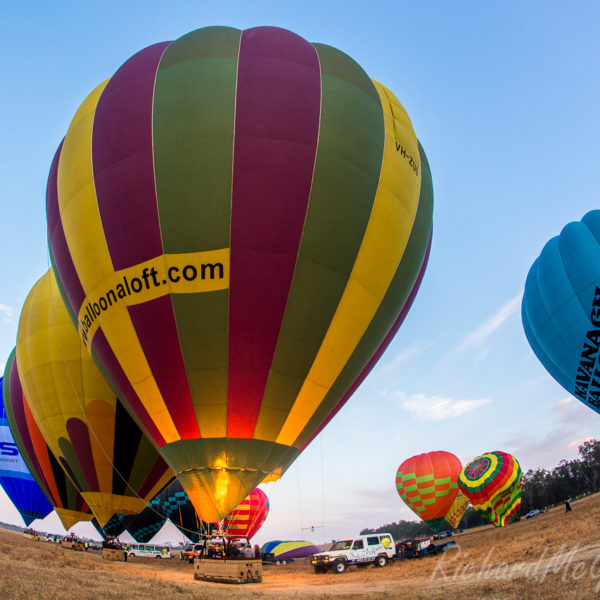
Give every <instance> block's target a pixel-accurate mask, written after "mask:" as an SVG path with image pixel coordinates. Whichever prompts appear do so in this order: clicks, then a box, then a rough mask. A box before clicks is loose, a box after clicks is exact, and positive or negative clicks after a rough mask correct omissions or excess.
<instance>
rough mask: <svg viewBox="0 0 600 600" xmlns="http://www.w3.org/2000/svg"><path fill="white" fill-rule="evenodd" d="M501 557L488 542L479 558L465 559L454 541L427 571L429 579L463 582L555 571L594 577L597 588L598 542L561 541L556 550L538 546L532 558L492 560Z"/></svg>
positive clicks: (537, 576)
mask: <svg viewBox="0 0 600 600" xmlns="http://www.w3.org/2000/svg"><path fill="white" fill-rule="evenodd" d="M501 557H502V551H501V549H500V550H498V549H497V548H496V547H495V546H492V547H491V548H490V549H489V551H488V553H487V554H486V556H485V558H484V560H483V562H480V561H478V560H477V561H476V560H473V561H469V560H468V558H469V553H468V552H463V550H462V548H461V547H460V546H459V545H458V544H457V545H455V546H451V547H450V548H449V549H448V551H447V552H445V553H444V554H443V555H442V556H440V558H439V560H438V561H437V564H436V566H435V569H434V570H433V572H432V573H431V580H432V581H437V582H439V581H440V580H441V581H445V582H448V583H463V582H467V581H469V582H473V581H486V580H490V579H498V580H503V581H509V580H511V579H514V578H518V577H525V578H526V579H529V580H531V581H536V582H538V583H542V582H543V581H544V580H545V579H546V577H547V576H548V575H551V574H552V575H558V576H560V577H561V578H562V580H563V581H579V580H580V579H583V578H584V577H586V576H589V577H590V578H591V579H593V580H594V581H598V583H597V585H596V588H595V590H596V592H598V591H600V546H583V547H582V546H580V545H579V544H575V545H574V546H572V547H568V546H567V545H566V544H563V545H562V546H560V548H558V549H557V550H554V551H553V550H550V549H549V548H547V547H546V548H544V549H543V550H542V549H541V551H540V554H539V556H538V557H537V558H536V559H535V560H534V561H533V562H524V561H519V562H513V563H509V562H507V561H502V560H500V561H499V562H496V560H497V559H498V558H499V559H501Z"/></svg>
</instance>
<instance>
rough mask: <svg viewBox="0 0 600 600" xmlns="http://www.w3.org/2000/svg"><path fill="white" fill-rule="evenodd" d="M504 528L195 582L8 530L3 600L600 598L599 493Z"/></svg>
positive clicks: (177, 566)
mask: <svg viewBox="0 0 600 600" xmlns="http://www.w3.org/2000/svg"><path fill="white" fill-rule="evenodd" d="M572 506H573V512H572V513H569V514H566V513H565V512H564V508H562V507H559V508H556V509H553V510H551V511H549V512H547V513H544V514H541V515H539V516H537V517H535V518H533V519H529V520H522V521H520V522H519V523H515V524H513V525H510V526H508V527H505V528H504V529H495V528H493V527H482V528H479V529H476V530H471V531H467V532H465V533H463V534H460V535H457V536H455V537H454V538H453V539H454V540H455V541H456V542H457V545H456V546H455V547H454V548H453V549H451V550H450V551H449V552H448V553H446V554H443V555H440V556H436V557H429V558H422V559H417V560H406V561H395V562H394V563H392V564H391V565H389V566H387V567H385V568H383V569H375V568H372V567H369V568H368V569H365V570H362V571H358V570H357V569H356V568H350V569H349V570H348V571H347V572H346V573H344V574H343V575H334V574H332V573H327V574H325V575H315V574H314V573H313V571H312V569H311V567H310V565H309V564H308V562H307V561H297V562H294V563H293V564H290V565H286V566H285V567H283V566H279V567H276V566H266V567H265V569H264V581H263V583H261V584H253V585H243V586H227V585H222V584H212V583H204V582H196V581H194V579H193V567H192V565H190V564H189V563H187V562H184V561H180V560H178V559H172V560H156V559H140V558H134V559H132V560H130V561H129V562H127V563H114V562H109V561H105V560H103V559H102V556H101V554H100V553H98V552H91V551H90V552H88V553H82V552H75V551H73V550H66V549H64V548H60V547H59V546H57V545H55V544H50V543H48V542H34V541H32V540H30V539H27V538H25V537H24V536H23V535H21V534H18V533H14V532H12V531H7V530H3V529H0V598H1V599H2V600H9V599H10V600H12V599H19V600H32V599H36V598H39V599H44V600H54V599H63V598H64V599H70V600H72V599H76V600H80V599H81V600H88V599H97V600H104V599H109V598H110V599H113V598H126V599H127V600H157V599H163V598H164V599H165V600H167V599H168V600H187V599H192V598H211V599H215V600H225V599H240V598H250V599H253V598H257V599H258V598H265V599H271V600H275V599H278V598H283V599H290V598H308V599H311V600H312V599H314V600H316V599H318V598H335V599H342V598H352V599H354V600H360V599H363V598H370V599H371V598H373V599H374V598H386V599H387V598H390V599H391V598H394V599H395V598H406V599H411V600H412V599H416V600H418V599H427V600H437V599H440V600H442V599H443V600H458V599H460V600H464V599H465V598H468V599H470V600H471V599H479V598H488V599H494V600H503V599H512V598H519V599H521V598H523V599H532V600H533V599H535V600H547V599H550V600H552V599H574V600H584V599H586V600H587V599H588V598H595V597H600V495H598V494H597V495H594V496H589V497H587V498H583V499H580V500H578V501H575V502H573V504H572Z"/></svg>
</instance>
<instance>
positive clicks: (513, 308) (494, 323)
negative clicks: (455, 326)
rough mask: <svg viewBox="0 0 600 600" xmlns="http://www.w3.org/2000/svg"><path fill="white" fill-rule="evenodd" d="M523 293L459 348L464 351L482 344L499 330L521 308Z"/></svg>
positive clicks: (474, 332)
mask: <svg viewBox="0 0 600 600" xmlns="http://www.w3.org/2000/svg"><path fill="white" fill-rule="evenodd" d="M522 297H523V293H522V292H519V293H518V294H517V295H516V296H515V297H514V298H511V299H510V300H509V301H508V302H507V303H506V304H504V305H503V306H501V307H500V309H499V310H498V311H497V312H496V313H494V314H493V315H492V316H491V317H490V318H489V319H487V320H486V321H484V322H483V323H482V324H481V325H480V326H479V327H478V328H477V329H475V331H472V332H471V333H469V335H467V337H466V338H465V339H464V340H463V342H462V344H461V345H460V346H459V347H458V349H459V350H464V349H465V348H468V347H469V346H473V345H475V344H480V343H481V342H483V341H484V340H486V339H487V338H488V337H489V336H490V335H492V333H494V331H496V329H498V328H499V327H500V326H501V325H502V324H503V323H504V322H505V321H506V320H507V319H508V318H509V317H511V316H512V315H514V314H515V313H516V312H517V311H518V310H519V307H520V306H521V298H522Z"/></svg>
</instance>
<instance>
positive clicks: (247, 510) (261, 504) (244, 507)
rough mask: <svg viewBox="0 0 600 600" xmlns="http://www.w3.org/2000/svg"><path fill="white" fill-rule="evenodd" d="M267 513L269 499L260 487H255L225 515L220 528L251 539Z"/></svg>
mask: <svg viewBox="0 0 600 600" xmlns="http://www.w3.org/2000/svg"><path fill="white" fill-rule="evenodd" d="M268 514H269V499H268V498H267V495H266V494H265V493H264V492H263V491H262V490H261V489H260V488H256V489H255V490H252V491H251V492H250V495H249V496H248V497H247V498H245V499H244V500H243V501H242V502H240V504H238V506H236V507H235V508H234V509H233V510H232V511H231V512H230V513H229V514H228V515H227V516H226V517H225V519H224V520H223V525H222V530H223V532H224V533H227V534H228V535H231V536H234V537H245V538H248V539H251V538H252V537H253V536H254V534H255V533H256V532H257V531H258V530H259V529H260V528H261V527H262V524H263V523H264V522H265V519H266V518H267V515H268Z"/></svg>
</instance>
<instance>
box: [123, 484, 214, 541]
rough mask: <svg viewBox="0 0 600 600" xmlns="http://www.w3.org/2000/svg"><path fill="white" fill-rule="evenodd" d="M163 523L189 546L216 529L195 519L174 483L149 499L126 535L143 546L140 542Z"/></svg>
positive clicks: (180, 488)
mask: <svg viewBox="0 0 600 600" xmlns="http://www.w3.org/2000/svg"><path fill="white" fill-rule="evenodd" d="M167 519H169V520H170V521H171V522H172V523H173V525H175V527H177V529H179V531H181V533H183V534H184V535H185V536H186V537H187V538H189V539H190V540H191V541H192V542H197V541H199V539H200V535H199V534H200V533H207V534H208V533H210V532H211V531H212V530H214V529H216V526H214V525H208V524H207V523H203V522H202V521H201V520H200V519H199V518H198V515H197V514H196V511H195V509H194V505H193V504H192V503H191V501H190V499H189V497H188V495H187V494H186V493H185V490H184V489H183V488H182V487H181V484H180V483H179V482H178V481H174V482H173V483H172V484H171V485H170V486H169V487H167V488H165V489H164V490H163V491H162V492H160V494H158V495H157V496H156V497H155V498H153V499H152V501H151V502H150V504H149V505H148V506H147V507H146V508H145V509H144V510H143V511H142V512H141V513H140V514H139V515H138V517H136V519H135V521H134V522H133V523H132V524H131V526H130V527H128V531H129V533H131V535H132V536H133V537H134V538H135V539H136V540H137V541H138V542H140V543H145V541H147V540H145V539H144V538H146V537H147V539H148V540H149V539H151V538H152V537H153V536H154V535H155V534H156V533H157V532H158V530H159V529H160V528H161V527H162V526H163V525H164V523H165V521H166V520H167ZM152 532H154V533H152ZM150 534H151V535H150ZM148 536H149V537H148Z"/></svg>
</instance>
